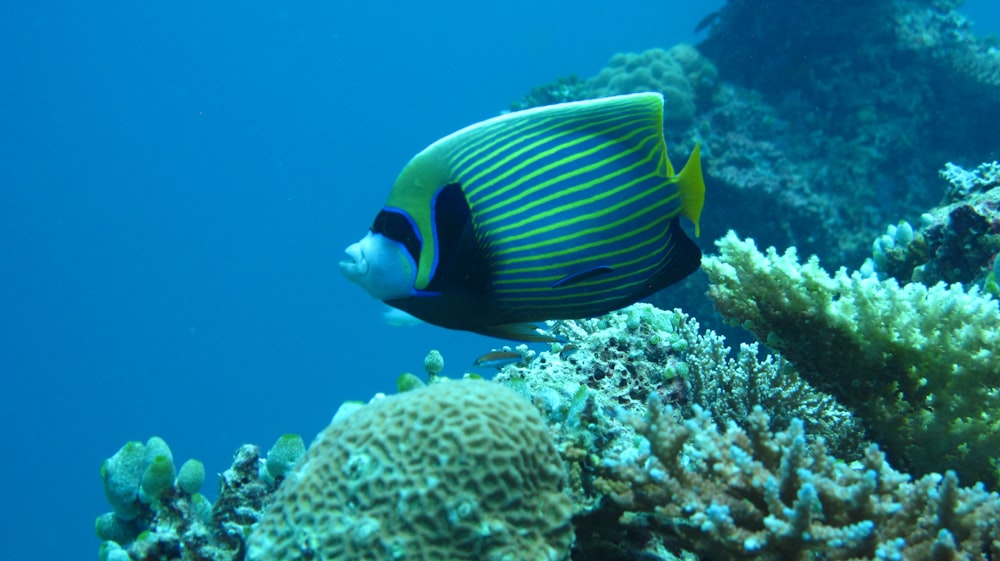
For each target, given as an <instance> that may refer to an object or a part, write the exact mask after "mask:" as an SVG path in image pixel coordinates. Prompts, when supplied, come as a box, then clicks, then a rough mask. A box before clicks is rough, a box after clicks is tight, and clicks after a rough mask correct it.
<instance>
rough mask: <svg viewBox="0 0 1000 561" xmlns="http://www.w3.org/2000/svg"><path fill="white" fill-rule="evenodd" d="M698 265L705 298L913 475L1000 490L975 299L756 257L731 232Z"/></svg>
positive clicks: (993, 332) (990, 372)
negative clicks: (953, 475) (829, 397)
mask: <svg viewBox="0 0 1000 561" xmlns="http://www.w3.org/2000/svg"><path fill="white" fill-rule="evenodd" d="M716 244H717V245H718V247H719V252H720V253H719V255H718V256H711V257H709V258H707V259H705V261H704V263H703V268H704V270H705V271H706V272H707V273H708V276H709V279H710V281H711V283H712V285H711V288H710V291H709V295H710V296H711V298H712V299H713V300H714V301H715V304H716V306H717V308H718V309H719V311H720V312H721V313H722V315H723V316H725V317H726V318H728V319H729V320H730V321H733V322H737V323H740V324H741V325H743V326H744V327H746V328H747V329H748V330H750V331H751V332H753V333H754V335H756V336H757V337H758V339H760V340H761V341H766V343H767V345H768V346H770V347H771V348H773V349H775V350H778V351H779V352H781V353H782V354H783V355H784V356H785V357H787V358H788V360H790V361H791V362H792V363H793V364H794V365H795V366H796V368H797V369H798V370H799V372H800V373H801V374H802V376H803V377H804V378H805V379H806V380H808V381H809V382H810V383H812V384H813V385H815V386H816V387H817V388H820V389H822V390H824V391H827V392H829V393H831V394H833V395H834V396H836V397H837V399H838V400H839V401H840V402H841V403H843V404H844V405H846V406H848V407H850V408H851V409H852V410H853V411H854V412H855V413H856V414H857V415H858V417H859V418H860V419H862V421H863V422H864V424H865V426H866V428H867V430H868V436H869V437H870V438H871V439H873V440H874V441H876V442H878V443H879V444H880V446H882V447H883V448H884V449H885V450H886V452H887V453H888V455H889V458H890V459H891V460H892V461H893V462H894V463H895V464H896V465H899V466H902V467H904V468H905V469H907V470H910V471H913V472H915V473H917V474H924V473H928V472H930V471H940V470H944V469H953V470H955V471H956V472H957V473H958V474H959V476H960V477H961V479H962V480H963V481H982V482H985V483H986V484H987V485H989V486H990V487H993V488H996V487H997V486H998V484H1000V454H998V452H997V451H998V450H1000V355H998V354H997V353H998V350H1000V309H998V307H997V303H996V301H995V300H992V299H990V298H989V297H986V296H984V295H983V294H982V293H981V292H980V291H979V290H978V289H977V288H975V287H973V288H972V289H970V290H968V291H967V290H965V289H963V288H962V287H961V286H960V285H951V286H947V285H944V284H937V285H934V286H932V287H927V286H925V285H923V284H920V283H911V284H908V285H906V286H903V287H900V286H899V284H898V283H897V282H896V281H895V280H893V279H889V280H878V279H877V278H874V277H871V276H867V277H866V276H864V275H862V274H860V273H858V272H855V273H854V274H851V275H848V274H847V272H846V271H845V270H843V269H841V270H840V271H838V272H837V273H836V274H835V275H833V276H831V275H829V274H828V273H827V272H826V271H824V270H823V269H822V268H821V267H820V266H819V264H818V259H816V258H815V257H813V258H812V259H810V260H808V261H807V262H806V263H800V262H799V260H798V258H797V255H796V252H795V250H794V248H793V249H790V250H788V251H787V252H786V253H785V254H784V255H779V254H778V253H777V252H776V251H775V250H774V248H770V249H769V250H768V251H767V253H766V254H762V253H760V252H759V251H758V250H757V248H756V246H755V245H754V243H753V241H752V240H745V241H744V240H740V239H739V238H738V237H737V236H736V235H735V234H734V233H732V232H730V233H729V234H728V235H727V236H725V237H724V238H722V239H720V240H718V241H717V242H716Z"/></svg>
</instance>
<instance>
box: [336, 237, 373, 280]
mask: <svg viewBox="0 0 1000 561" xmlns="http://www.w3.org/2000/svg"><path fill="white" fill-rule="evenodd" d="M344 253H346V254H347V256H348V257H350V258H351V259H350V261H348V260H344V261H341V262H340V272H341V273H343V274H344V276H345V277H347V278H349V279H352V280H355V279H359V278H361V277H363V276H365V275H366V274H368V260H367V259H365V252H364V251H362V250H361V244H360V243H355V244H351V245H350V246H348V247H347V249H345V250H344Z"/></svg>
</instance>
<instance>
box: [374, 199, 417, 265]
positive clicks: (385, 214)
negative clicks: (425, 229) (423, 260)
mask: <svg viewBox="0 0 1000 561" xmlns="http://www.w3.org/2000/svg"><path fill="white" fill-rule="evenodd" d="M371 231H372V233H374V234H381V235H383V236H385V237H387V238H389V239H390V240H393V241H396V242H399V243H400V244H402V245H403V247H405V248H406V251H407V252H409V254H410V256H411V257H413V260H414V261H415V262H418V261H420V236H418V235H417V229H416V227H415V226H414V224H413V221H412V220H410V217H409V216H407V215H405V214H403V213H401V212H399V211H396V210H392V209H382V211H381V212H379V213H378V215H377V216H376V217H375V222H374V223H372V227H371Z"/></svg>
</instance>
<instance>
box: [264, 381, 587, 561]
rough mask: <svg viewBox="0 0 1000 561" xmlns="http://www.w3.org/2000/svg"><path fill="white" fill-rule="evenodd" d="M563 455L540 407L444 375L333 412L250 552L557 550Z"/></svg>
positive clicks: (281, 559)
mask: <svg viewBox="0 0 1000 561" xmlns="http://www.w3.org/2000/svg"><path fill="white" fill-rule="evenodd" d="M564 485H565V473H564V470H563V466H562V462H561V461H560V459H559V456H558V454H557V452H556V449H555V447H554V445H553V444H552V440H551V438H550V437H549V434H548V432H547V430H546V427H545V424H544V423H543V422H542V419H541V417H540V416H539V414H538V411H537V410H536V409H535V408H534V407H532V406H531V404H529V403H528V402H527V401H525V400H524V399H523V398H522V397H521V396H519V395H517V394H516V393H514V392H512V391H510V390H507V389H505V388H503V387H501V386H499V385H498V384H495V383H490V382H484V381H478V380H463V381H445V382H442V383H438V384H432V385H429V386H426V387H424V388H420V389H416V390H412V391H409V392H406V393H403V394H399V395H395V396H392V397H386V398H384V399H380V400H377V401H375V402H373V403H372V404H370V405H367V406H365V407H362V408H360V409H358V410H357V411H355V412H354V413H352V414H350V415H348V416H346V417H340V418H338V419H337V420H335V421H334V422H333V423H332V424H331V425H330V426H329V427H328V428H327V429H326V430H324V431H323V432H322V433H321V434H320V435H319V436H318V437H317V438H316V441H315V442H313V444H312V446H311V447H310V448H309V451H308V452H307V454H306V456H305V457H304V458H303V459H302V461H301V462H300V463H299V465H298V467H297V468H296V469H295V471H293V472H292V473H291V474H290V475H289V476H288V479H286V480H285V482H284V483H283V484H282V486H281V487H280V489H279V491H278V493H277V494H276V496H275V499H274V502H273V503H272V504H271V506H270V507H269V509H268V510H267V511H266V512H265V514H264V516H263V518H262V520H261V521H260V523H259V524H258V525H257V526H256V527H255V529H254V531H253V532H252V533H251V535H250V538H249V540H248V554H247V558H248V559H249V560H251V561H292V560H300V559H303V560H304V559H324V560H334V559H336V560H338V561H351V560H362V559H364V560H382V559H385V560H389V559H407V560H413V561H416V560H427V561H431V560H439V559H451V560H461V559H468V560H473V559H475V560H483V561H514V560H524V561H555V560H557V559H563V558H564V557H565V556H566V555H567V554H568V552H569V547H570V545H571V543H572V541H573V530H572V527H571V526H570V520H569V517H570V506H571V505H570V499H569V497H568V495H566V494H564V493H563V486H564Z"/></svg>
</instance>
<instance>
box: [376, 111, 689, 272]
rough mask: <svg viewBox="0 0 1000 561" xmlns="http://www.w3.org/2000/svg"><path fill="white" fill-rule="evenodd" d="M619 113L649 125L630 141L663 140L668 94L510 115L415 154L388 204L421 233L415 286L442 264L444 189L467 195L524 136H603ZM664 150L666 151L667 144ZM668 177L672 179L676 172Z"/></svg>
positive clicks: (465, 130) (479, 125)
mask: <svg viewBox="0 0 1000 561" xmlns="http://www.w3.org/2000/svg"><path fill="white" fill-rule="evenodd" d="M620 112H630V113H632V114H635V115H637V116H639V117H641V121H642V122H644V123H647V125H646V126H645V127H644V129H645V131H646V134H645V135H637V136H635V138H630V139H629V142H635V143H637V144H638V143H644V142H649V141H650V140H652V141H653V142H657V143H659V144H660V145H662V144H663V95H662V94H660V93H656V92H649V93H638V94H630V95H623V96H614V97H606V98H601V99H592V100H585V101H574V102H570V103H561V104H558V105H549V106H543V107H535V108H532V109H526V110H524V111H518V112H515V113H507V114H505V115H500V116H498V117H494V118H492V119H487V120H485V121H482V122H479V123H476V124H473V125H470V126H468V127H465V128H463V129H461V130H458V131H456V132H454V133H452V134H450V135H448V136H446V137H444V138H442V139H440V140H438V141H437V142H434V143H433V144H431V145H430V146H428V147H427V148H425V149H424V150H423V151H421V152H420V153H419V154H417V155H416V156H414V157H413V158H412V159H411V160H410V162H409V163H408V164H407V165H406V167H404V168H403V171H402V172H400V174H399V177H398V178H397V179H396V183H395V184H394V185H393V188H392V191H390V193H389V198H388V200H387V201H386V205H385V206H386V208H393V209H399V210H402V211H404V212H405V213H406V214H407V216H409V217H410V219H411V220H412V221H413V224H414V227H415V230H416V231H417V234H418V236H419V237H420V241H421V249H420V257H419V259H418V260H417V274H416V278H415V282H414V287H415V288H416V289H417V290H424V289H426V288H427V286H428V285H429V284H430V282H431V279H432V278H433V276H434V273H435V269H436V267H437V266H438V258H439V256H438V255H437V254H436V250H435V245H436V244H434V243H433V239H434V236H435V231H434V217H433V210H432V202H433V200H434V197H435V196H436V194H437V192H438V190H439V189H441V187H443V186H444V185H447V184H451V183H458V184H460V185H462V189H463V191H465V192H466V193H467V192H468V191H467V189H470V185H467V184H466V180H470V181H473V182H474V179H475V177H477V176H478V175H482V174H483V173H484V168H489V167H490V166H492V167H501V166H504V165H507V164H508V159H507V158H505V157H498V156H497V154H503V153H505V152H504V151H503V149H504V147H505V146H506V145H509V144H511V143H513V142H520V141H521V139H523V137H524V134H537V135H539V137H540V138H545V137H547V136H548V137H551V136H552V135H555V134H558V133H559V132H560V131H565V130H568V129H573V130H574V131H575V132H576V133H577V134H588V131H589V130H591V129H593V131H594V133H593V134H598V132H599V131H601V129H602V127H603V124H604V122H605V120H606V119H607V118H608V117H609V116H613V115H617V114H619V113H620ZM637 128H638V127H637ZM630 130H635V129H630ZM663 154H666V148H665V147H663ZM512 157H514V158H516V157H517V156H516V155H514V156H512ZM664 165H665V166H666V167H665V171H666V170H670V171H672V167H671V166H670V163H669V161H668V160H666V158H664ZM664 175H666V176H668V177H669V176H670V175H671V174H670V173H665V174H664ZM682 175H683V172H682ZM474 187H475V186H472V187H471V188H474Z"/></svg>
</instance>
